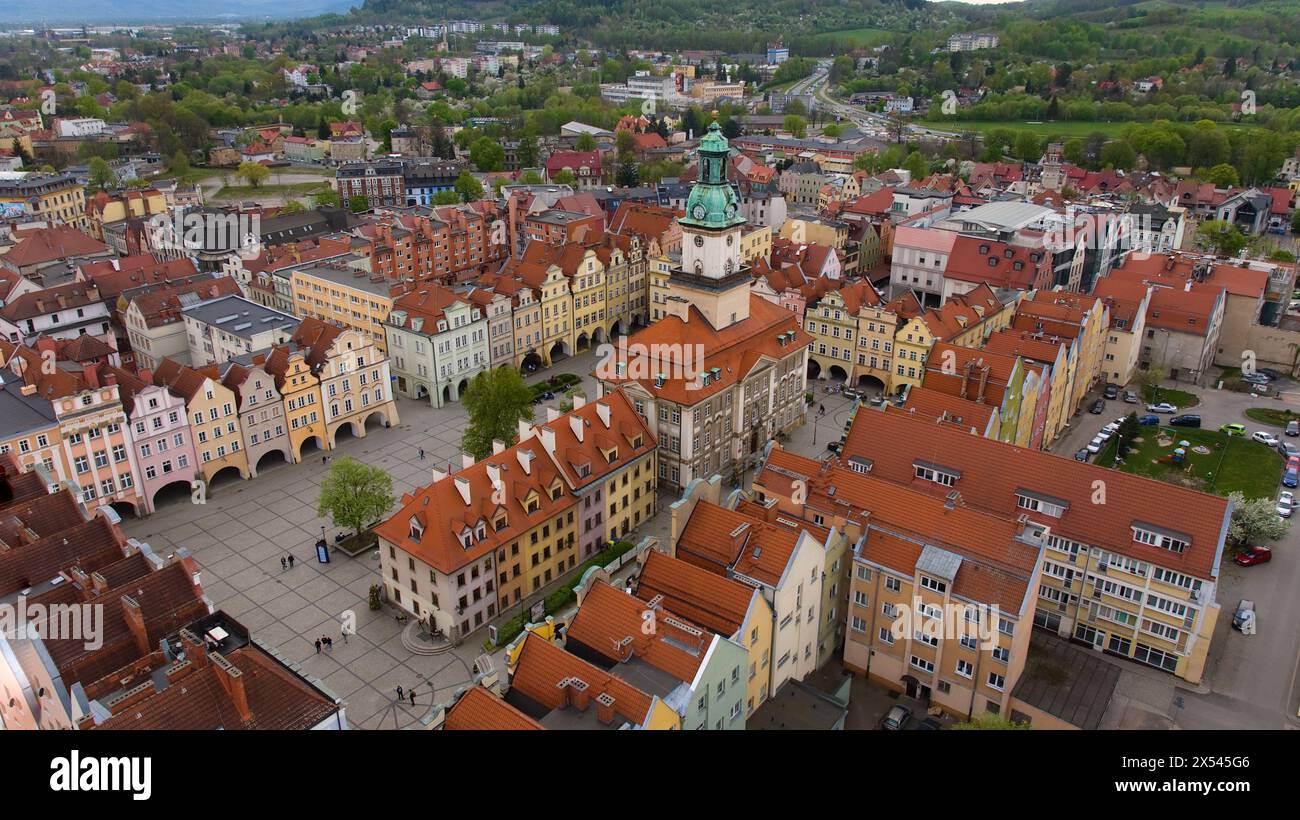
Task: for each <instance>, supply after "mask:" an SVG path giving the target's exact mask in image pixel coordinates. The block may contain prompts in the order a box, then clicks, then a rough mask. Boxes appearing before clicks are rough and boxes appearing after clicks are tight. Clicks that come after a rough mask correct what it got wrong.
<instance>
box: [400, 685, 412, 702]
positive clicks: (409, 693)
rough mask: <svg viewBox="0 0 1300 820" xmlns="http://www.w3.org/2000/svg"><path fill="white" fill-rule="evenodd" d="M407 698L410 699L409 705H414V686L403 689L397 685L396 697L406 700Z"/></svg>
mask: <svg viewBox="0 0 1300 820" xmlns="http://www.w3.org/2000/svg"><path fill="white" fill-rule="evenodd" d="M407 698H410V700H411V705H412V706H414V705H415V687H414V686H412V687H411V688H410V689H405V690H404V689H402V687H400V686H399V687H397V699H398V700H406V699H407Z"/></svg>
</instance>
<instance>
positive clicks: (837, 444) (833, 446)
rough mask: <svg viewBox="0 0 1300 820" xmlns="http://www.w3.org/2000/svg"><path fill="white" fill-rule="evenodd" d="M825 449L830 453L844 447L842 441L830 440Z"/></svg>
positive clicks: (837, 451)
mask: <svg viewBox="0 0 1300 820" xmlns="http://www.w3.org/2000/svg"><path fill="white" fill-rule="evenodd" d="M826 449H827V450H830V451H831V452H832V453H839V451H840V450H842V449H844V442H843V441H832V442H831V443H830V444H827V445H826Z"/></svg>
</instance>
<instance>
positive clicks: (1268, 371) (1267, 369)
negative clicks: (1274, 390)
mask: <svg viewBox="0 0 1300 820" xmlns="http://www.w3.org/2000/svg"><path fill="white" fill-rule="evenodd" d="M1255 372H1256V373H1263V374H1264V375H1265V376H1268V377H1269V378H1270V379H1280V378H1282V374H1281V373H1279V372H1277V371H1276V370H1274V369H1273V368H1271V367H1257V368H1255Z"/></svg>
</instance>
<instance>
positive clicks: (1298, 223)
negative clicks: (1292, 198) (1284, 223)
mask: <svg viewBox="0 0 1300 820" xmlns="http://www.w3.org/2000/svg"><path fill="white" fill-rule="evenodd" d="M1291 232H1292V233H1300V208H1297V209H1296V210H1295V212H1294V213H1292V214H1291Z"/></svg>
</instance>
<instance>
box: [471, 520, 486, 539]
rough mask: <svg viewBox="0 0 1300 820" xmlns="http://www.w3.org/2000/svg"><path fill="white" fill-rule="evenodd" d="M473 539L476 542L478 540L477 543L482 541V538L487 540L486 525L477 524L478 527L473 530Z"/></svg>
mask: <svg viewBox="0 0 1300 820" xmlns="http://www.w3.org/2000/svg"><path fill="white" fill-rule="evenodd" d="M474 538H475V539H476V540H478V541H482V540H483V539H484V538H487V525H486V524H481V523H480V524H479V525H478V526H477V527H476V528H475V529H474Z"/></svg>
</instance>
